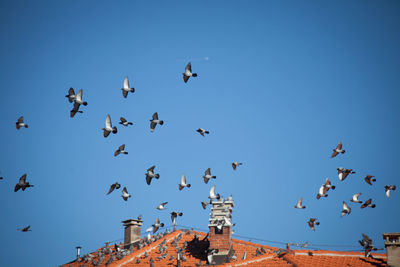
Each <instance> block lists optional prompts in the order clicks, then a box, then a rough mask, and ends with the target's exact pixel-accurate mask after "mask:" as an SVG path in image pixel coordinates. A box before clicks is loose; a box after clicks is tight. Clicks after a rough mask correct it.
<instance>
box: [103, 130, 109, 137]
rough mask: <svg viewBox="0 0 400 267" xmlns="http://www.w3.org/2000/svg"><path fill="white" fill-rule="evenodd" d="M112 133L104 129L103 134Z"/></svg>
mask: <svg viewBox="0 0 400 267" xmlns="http://www.w3.org/2000/svg"><path fill="white" fill-rule="evenodd" d="M110 133H111V132H109V131H107V130H104V133H103V135H104V137H107V136H108V135H109V134H110Z"/></svg>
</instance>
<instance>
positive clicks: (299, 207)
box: [294, 197, 306, 209]
mask: <svg viewBox="0 0 400 267" xmlns="http://www.w3.org/2000/svg"><path fill="white" fill-rule="evenodd" d="M302 203H303V197H300V199H299V200H297V203H296V205H295V206H294V207H295V208H296V209H305V208H306V206H303V204H302Z"/></svg>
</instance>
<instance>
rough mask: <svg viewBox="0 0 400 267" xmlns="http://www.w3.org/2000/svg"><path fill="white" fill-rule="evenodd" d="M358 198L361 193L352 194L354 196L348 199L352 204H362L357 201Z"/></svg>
mask: <svg viewBox="0 0 400 267" xmlns="http://www.w3.org/2000/svg"><path fill="white" fill-rule="evenodd" d="M359 196H361V193H357V194H354V195H353V198H352V199H350V201H351V202H354V203H362V201H361V200H358V197H359Z"/></svg>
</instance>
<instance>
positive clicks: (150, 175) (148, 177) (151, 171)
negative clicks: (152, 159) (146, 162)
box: [145, 166, 160, 185]
mask: <svg viewBox="0 0 400 267" xmlns="http://www.w3.org/2000/svg"><path fill="white" fill-rule="evenodd" d="M155 167H156V166H151V167H150V168H149V169H147V172H146V173H145V175H146V182H147V184H148V185H150V183H151V179H153V178H156V179H158V178H160V174H158V173H156V174H155V173H154V168H155Z"/></svg>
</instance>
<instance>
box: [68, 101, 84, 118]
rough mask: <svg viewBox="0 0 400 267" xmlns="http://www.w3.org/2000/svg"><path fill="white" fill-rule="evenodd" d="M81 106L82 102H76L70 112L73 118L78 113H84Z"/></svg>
mask: <svg viewBox="0 0 400 267" xmlns="http://www.w3.org/2000/svg"><path fill="white" fill-rule="evenodd" d="M80 106H81V105H80V104H77V103H74V107H73V108H72V109H71V111H70V114H69V115H70V117H71V118H73V117H74V116H75V114H76V113H83V111H82V110H79V107H80Z"/></svg>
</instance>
